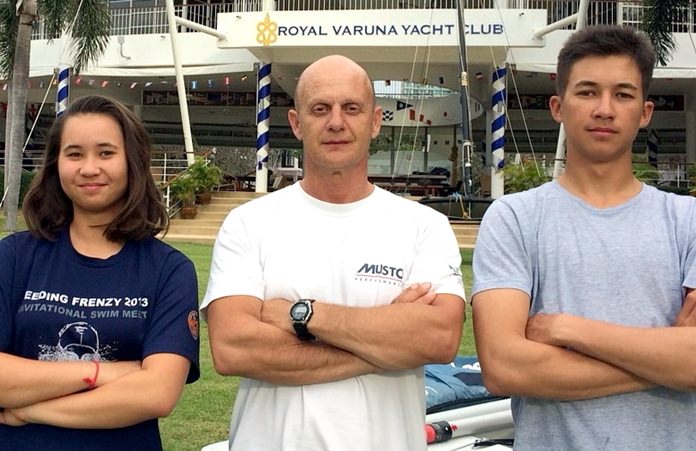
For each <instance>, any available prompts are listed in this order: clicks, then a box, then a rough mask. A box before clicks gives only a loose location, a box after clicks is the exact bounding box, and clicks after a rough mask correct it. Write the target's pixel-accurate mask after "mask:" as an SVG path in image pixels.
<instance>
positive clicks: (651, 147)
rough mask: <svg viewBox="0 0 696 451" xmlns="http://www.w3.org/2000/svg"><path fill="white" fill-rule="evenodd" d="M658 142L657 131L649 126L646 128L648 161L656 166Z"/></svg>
mask: <svg viewBox="0 0 696 451" xmlns="http://www.w3.org/2000/svg"><path fill="white" fill-rule="evenodd" d="M659 144H660V137H659V136H657V132H656V131H655V129H654V128H651V129H650V130H648V139H647V146H648V163H650V165H651V166H653V167H655V168H657V148H658V145H659Z"/></svg>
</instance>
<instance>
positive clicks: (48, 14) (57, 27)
mask: <svg viewBox="0 0 696 451" xmlns="http://www.w3.org/2000/svg"><path fill="white" fill-rule="evenodd" d="M73 3H75V2H73V1H65V0H39V17H40V18H41V21H42V22H43V27H44V32H45V34H46V36H48V37H49V38H50V39H55V38H59V37H60V35H61V33H62V32H63V29H64V28H65V27H66V23H67V22H68V21H69V20H72V18H73V17H74V16H71V15H70V14H71V13H72V10H71V5H72V4H73ZM77 3H79V0H78V2H77Z"/></svg>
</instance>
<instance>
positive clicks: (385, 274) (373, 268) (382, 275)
mask: <svg viewBox="0 0 696 451" xmlns="http://www.w3.org/2000/svg"><path fill="white" fill-rule="evenodd" d="M355 280H358V281H361V282H376V283H387V284H390V285H398V286H401V285H403V282H404V268H397V267H395V266H389V265H383V264H376V263H363V265H362V266H361V267H360V269H358V272H357V273H355Z"/></svg>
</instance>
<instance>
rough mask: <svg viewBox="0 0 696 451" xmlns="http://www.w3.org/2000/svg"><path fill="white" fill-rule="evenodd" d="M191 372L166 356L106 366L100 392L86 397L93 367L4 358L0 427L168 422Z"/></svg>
mask: <svg viewBox="0 0 696 451" xmlns="http://www.w3.org/2000/svg"><path fill="white" fill-rule="evenodd" d="M6 364H7V365H6ZM10 365H11V366H10ZM189 366H190V362H189V360H188V359H186V358H185V357H182V356H180V355H176V354H164V353H163V354H153V355H150V356H148V357H146V358H145V359H144V360H143V362H142V365H141V364H140V362H116V363H110V362H104V363H100V370H99V377H98V378H97V387H96V388H95V389H93V390H89V391H84V390H85V388H86V383H85V382H84V381H83V378H85V377H92V376H93V375H94V372H95V366H94V364H93V363H92V362H41V361H35V360H29V359H24V358H20V357H15V356H12V355H9V354H0V368H3V370H0V405H2V406H3V407H5V410H4V411H3V412H0V424H8V425H11V426H21V425H23V424H26V423H38V424H50V425H53V426H58V427H66V428H83V429H98V428H118V427H125V426H130V425H133V424H136V423H140V422H142V421H145V420H148V419H152V418H158V417H163V416H167V415H168V414H169V413H170V412H171V411H172V409H173V408H174V406H175V405H176V402H177V400H178V399H179V397H180V396H181V392H182V391H183V387H184V382H185V381H186V376H187V374H188V371H189ZM8 368H11V369H12V370H11V371H8V370H7V369H8Z"/></svg>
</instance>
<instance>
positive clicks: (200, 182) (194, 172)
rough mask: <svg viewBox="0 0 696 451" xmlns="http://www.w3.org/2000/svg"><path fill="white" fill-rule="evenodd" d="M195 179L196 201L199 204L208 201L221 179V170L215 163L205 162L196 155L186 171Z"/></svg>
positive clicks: (206, 203) (204, 203) (207, 202)
mask: <svg viewBox="0 0 696 451" xmlns="http://www.w3.org/2000/svg"><path fill="white" fill-rule="evenodd" d="M187 172H188V173H189V174H190V175H191V177H193V179H194V180H195V181H196V184H197V187H196V202H197V203H199V204H200V205H208V204H209V203H210V200H211V197H212V194H211V192H212V191H213V188H215V187H216V186H218V185H219V184H220V181H221V180H222V170H221V169H220V168H219V167H217V166H216V165H214V164H212V163H209V162H206V161H205V160H204V159H203V158H202V157H196V160H195V162H194V163H193V164H192V165H191V166H189V168H188V171H187Z"/></svg>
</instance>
